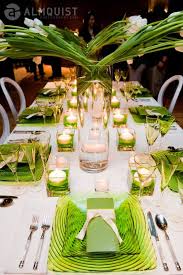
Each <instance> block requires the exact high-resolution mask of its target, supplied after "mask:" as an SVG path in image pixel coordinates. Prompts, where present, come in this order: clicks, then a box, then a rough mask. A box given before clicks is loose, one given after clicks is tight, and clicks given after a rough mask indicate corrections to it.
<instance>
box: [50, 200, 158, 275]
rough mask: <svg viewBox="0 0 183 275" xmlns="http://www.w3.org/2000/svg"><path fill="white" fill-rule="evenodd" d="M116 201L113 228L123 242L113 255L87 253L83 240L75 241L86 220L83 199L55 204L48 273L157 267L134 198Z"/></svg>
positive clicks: (140, 210) (145, 226)
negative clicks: (121, 237) (116, 229)
mask: <svg viewBox="0 0 183 275" xmlns="http://www.w3.org/2000/svg"><path fill="white" fill-rule="evenodd" d="M124 197H125V196H124V195H123V197H122V198H119V199H117V198H116V199H115V198H114V205H115V207H114V208H115V214H116V225H117V228H118V230H119V234H120V236H123V242H122V243H121V244H120V245H119V248H120V251H119V253H118V254H116V255H109V256H107V255H106V253H101V254H99V255H92V256H90V255H89V254H87V253H86V238H84V240H83V241H81V240H78V239H77V238H76V236H77V234H78V233H79V232H80V230H81V228H82V226H83V224H84V221H85V220H86V198H85V199H82V198H81V199H79V200H78V199H77V200H76V199H74V198H73V197H72V198H69V197H65V198H62V200H59V201H58V204H57V209H56V215H55V219H54V223H53V230H52V237H51V243H50V249H49V255H48V270H50V271H55V272H82V273H83V272H84V273H85V272H107V271H108V272H109V271H110V272H112V271H113V272H114V271H118V272H120V271H137V270H148V269H154V268H155V267H156V256H155V251H154V248H153V245H152V242H151V239H150V235H149V231H148V227H147V224H146V221H145V217H144V214H143V212H142V209H141V207H140V205H139V202H138V200H137V198H136V197H134V196H130V197H128V198H127V199H125V198H124Z"/></svg>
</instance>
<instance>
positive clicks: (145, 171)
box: [134, 153, 157, 200]
mask: <svg viewBox="0 0 183 275" xmlns="http://www.w3.org/2000/svg"><path fill="white" fill-rule="evenodd" d="M134 162H135V167H136V172H137V176H136V178H135V180H136V181H137V182H139V187H140V188H139V199H140V200H141V196H142V194H143V188H144V187H146V186H149V185H151V184H152V183H153V181H155V170H156V168H157V164H156V162H155V161H154V160H153V158H152V157H151V155H150V154H146V153H137V154H136V155H135V156H134Z"/></svg>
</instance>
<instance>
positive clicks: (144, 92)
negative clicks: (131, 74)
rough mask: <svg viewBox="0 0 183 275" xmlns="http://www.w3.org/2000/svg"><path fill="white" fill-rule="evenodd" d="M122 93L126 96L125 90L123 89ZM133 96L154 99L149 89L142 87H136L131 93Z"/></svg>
mask: <svg viewBox="0 0 183 275" xmlns="http://www.w3.org/2000/svg"><path fill="white" fill-rule="evenodd" d="M121 92H122V94H124V91H123V88H122V89H121ZM131 95H132V97H133V98H138V97H152V93H151V92H150V91H149V90H148V89H147V88H144V87H142V86H141V85H134V87H133V88H132V91H131Z"/></svg>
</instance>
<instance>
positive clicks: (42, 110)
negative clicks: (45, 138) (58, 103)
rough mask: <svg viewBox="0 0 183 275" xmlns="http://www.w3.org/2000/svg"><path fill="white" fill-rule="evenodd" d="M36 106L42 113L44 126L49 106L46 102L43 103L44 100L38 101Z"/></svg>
mask: <svg viewBox="0 0 183 275" xmlns="http://www.w3.org/2000/svg"><path fill="white" fill-rule="evenodd" d="M36 104H37V106H38V108H39V111H40V112H41V114H42V116H43V121H44V125H45V124H46V108H47V104H46V102H45V101H43V100H42V99H38V98H37V99H36Z"/></svg>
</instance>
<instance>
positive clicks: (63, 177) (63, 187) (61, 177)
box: [47, 158, 69, 197]
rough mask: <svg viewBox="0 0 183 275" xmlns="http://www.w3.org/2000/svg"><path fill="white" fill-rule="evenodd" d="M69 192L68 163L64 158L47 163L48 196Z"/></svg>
mask: <svg viewBox="0 0 183 275" xmlns="http://www.w3.org/2000/svg"><path fill="white" fill-rule="evenodd" d="M68 192H69V165H68V161H67V160H66V159H64V158H62V159H58V158H57V159H56V161H55V163H49V164H48V175H47V193H48V196H50V197H60V196H63V195H66V194H67V193H68Z"/></svg>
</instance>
